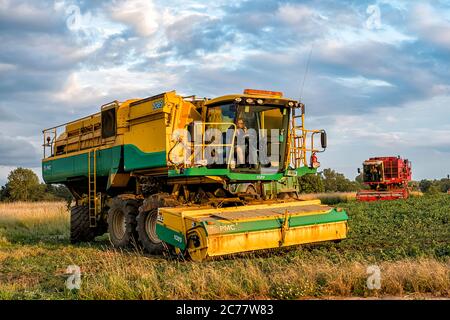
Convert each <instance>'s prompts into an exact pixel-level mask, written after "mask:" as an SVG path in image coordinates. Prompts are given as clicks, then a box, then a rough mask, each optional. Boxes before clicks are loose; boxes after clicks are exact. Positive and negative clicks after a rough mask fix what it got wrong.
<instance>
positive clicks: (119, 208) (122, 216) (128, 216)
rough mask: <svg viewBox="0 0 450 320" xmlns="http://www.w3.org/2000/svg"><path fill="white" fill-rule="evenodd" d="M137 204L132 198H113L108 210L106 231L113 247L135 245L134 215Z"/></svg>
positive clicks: (136, 210)
mask: <svg viewBox="0 0 450 320" xmlns="http://www.w3.org/2000/svg"><path fill="white" fill-rule="evenodd" d="M138 207H139V204H138V202H137V201H136V200H134V199H121V198H115V199H114V200H113V201H112V203H111V206H110V208H109V210H108V233H109V239H110V241H111V243H112V244H113V246H114V247H116V248H125V247H127V246H129V245H133V244H134V245H135V244H136V243H137V242H136V240H137V234H136V215H137V213H138Z"/></svg>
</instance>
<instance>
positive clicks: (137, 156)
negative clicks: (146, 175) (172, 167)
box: [123, 144, 167, 172]
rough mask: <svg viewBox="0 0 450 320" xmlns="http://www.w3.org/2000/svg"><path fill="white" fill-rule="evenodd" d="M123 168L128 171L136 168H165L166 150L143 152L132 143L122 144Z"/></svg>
mask: <svg viewBox="0 0 450 320" xmlns="http://www.w3.org/2000/svg"><path fill="white" fill-rule="evenodd" d="M123 157H124V170H125V171H127V172H129V171H133V170H138V169H151V168H165V167H166V166H167V161H166V151H159V152H143V151H141V150H140V149H139V148H138V147H136V146H135V145H132V144H126V145H124V146H123Z"/></svg>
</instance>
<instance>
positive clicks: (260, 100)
mask: <svg viewBox="0 0 450 320" xmlns="http://www.w3.org/2000/svg"><path fill="white" fill-rule="evenodd" d="M256 102H257V103H258V104H263V103H264V101H263V100H262V99H258V100H256Z"/></svg>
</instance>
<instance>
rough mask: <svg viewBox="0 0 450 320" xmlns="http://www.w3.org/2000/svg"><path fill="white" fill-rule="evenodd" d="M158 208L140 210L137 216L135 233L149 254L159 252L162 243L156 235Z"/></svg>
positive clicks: (161, 249) (160, 251)
mask: <svg viewBox="0 0 450 320" xmlns="http://www.w3.org/2000/svg"><path fill="white" fill-rule="evenodd" d="M157 217H158V210H157V209H151V210H150V211H141V212H140V213H139V215H138V216H137V228H136V230H137V233H138V236H139V241H140V243H141V245H142V246H143V247H144V250H145V251H146V252H148V253H149V254H161V253H162V252H163V249H164V247H163V243H162V241H161V240H160V239H159V238H158V236H157V235H156V222H157Z"/></svg>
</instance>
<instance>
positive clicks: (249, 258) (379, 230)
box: [0, 195, 450, 299]
mask: <svg viewBox="0 0 450 320" xmlns="http://www.w3.org/2000/svg"><path fill="white" fill-rule="evenodd" d="M337 206H339V207H342V208H345V209H346V210H347V211H348V213H349V217H350V221H349V227H350V231H349V238H348V239H347V240H344V241H342V242H341V243H339V244H335V243H323V244H316V245H307V246H302V247H296V248H292V249H284V250H274V251H271V252H261V253H252V254H242V255H238V256H233V257H227V258H223V259H220V260H215V261H208V262H204V263H192V262H186V261H182V260H179V259H173V258H166V257H146V256H143V255H142V254H141V253H139V252H133V251H129V252H121V251H116V250H114V249H112V248H111V246H110V244H109V242H108V239H107V237H106V236H104V237H101V238H100V239H98V241H96V242H95V243H93V244H84V245H76V246H75V245H70V244H69V241H68V239H69V235H68V218H69V215H68V212H67V210H66V208H65V205H64V204H63V203H34V204H31V203H30V204H28V203H13V204H0V298H1V299H302V298H341V297H393V296H396V297H401V298H412V299H422V298H429V297H443V298H450V196H448V195H440V196H430V197H428V196H424V197H418V198H411V199H409V200H407V201H393V202H377V203H357V202H354V201H350V202H346V203H340V204H338V205H337ZM69 265H78V266H79V267H80V268H81V272H82V276H81V280H82V283H81V288H80V290H74V291H70V290H68V289H67V288H66V286H65V281H66V278H67V275H65V271H66V268H67V266H69ZM369 265H377V266H379V267H380V270H381V289H379V290H369V289H368V288H367V285H366V281H367V277H368V275H367V273H366V271H367V267H368V266H369Z"/></svg>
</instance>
